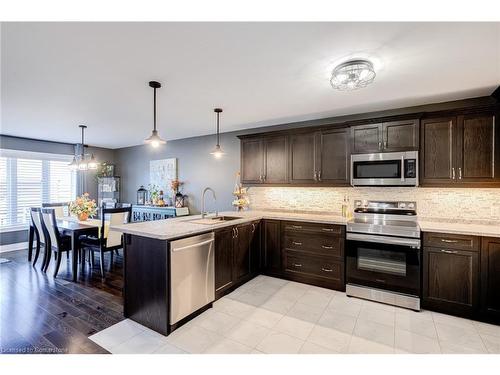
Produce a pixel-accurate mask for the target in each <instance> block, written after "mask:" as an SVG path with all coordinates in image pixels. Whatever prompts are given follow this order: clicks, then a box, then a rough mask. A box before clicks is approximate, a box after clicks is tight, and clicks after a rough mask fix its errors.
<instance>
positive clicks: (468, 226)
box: [111, 211, 500, 240]
mask: <svg viewBox="0 0 500 375" xmlns="http://www.w3.org/2000/svg"><path fill="white" fill-rule="evenodd" d="M223 215H227V216H237V217H241V219H236V220H230V221H224V222H217V223H214V224H209V225H208V224H200V223H195V222H192V221H193V220H197V219H200V218H201V215H193V216H184V217H177V218H173V219H166V220H157V221H145V222H140V223H131V224H123V225H113V226H111V229H112V230H116V231H119V232H123V233H128V234H133V235H137V236H143V237H150V238H156V239H159V240H173V239H176V238H180V237H186V236H190V235H196V234H199V233H203V232H209V231H212V230H214V229H220V228H224V227H228V226H232V225H238V224H243V223H247V222H250V221H253V220H260V219H275V220H291V221H294V220H296V221H304V222H310V223H322V224H338V225H345V224H346V223H347V219H346V218H345V217H342V216H339V215H328V214H321V213H295V212H285V211H243V212H234V211H228V212H220V213H219V216H223ZM418 224H419V226H420V230H421V231H423V232H439V233H452V234H467V235H473V236H484V237H500V223H499V224H494V223H492V224H476V223H456V222H446V221H442V220H440V221H432V220H428V219H427V220H419V221H418Z"/></svg>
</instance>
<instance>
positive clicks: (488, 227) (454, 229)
mask: <svg viewBox="0 0 500 375" xmlns="http://www.w3.org/2000/svg"><path fill="white" fill-rule="evenodd" d="M418 225H419V226H420V230H421V231H422V232H438V233H451V234H468V235H471V236H483V237H500V224H474V223H453V222H442V221H428V220H422V221H421V220H419V221H418Z"/></svg>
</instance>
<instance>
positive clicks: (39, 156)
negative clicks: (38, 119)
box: [0, 150, 76, 229]
mask: <svg viewBox="0 0 500 375" xmlns="http://www.w3.org/2000/svg"><path fill="white" fill-rule="evenodd" d="M0 151H1V156H0V226H1V229H6V228H8V227H16V226H26V225H28V224H29V208H30V207H41V205H42V203H46V202H67V201H70V200H73V199H74V198H75V196H76V172H75V171H72V170H70V169H69V167H68V163H69V162H70V161H71V158H72V156H68V155H58V154H44V153H35V152H24V151H14V150H0Z"/></svg>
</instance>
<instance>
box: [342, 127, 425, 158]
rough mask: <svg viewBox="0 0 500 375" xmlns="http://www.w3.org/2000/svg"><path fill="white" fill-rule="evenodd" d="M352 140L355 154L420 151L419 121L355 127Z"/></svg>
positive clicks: (352, 129) (352, 128)
mask: <svg viewBox="0 0 500 375" xmlns="http://www.w3.org/2000/svg"><path fill="white" fill-rule="evenodd" d="M351 138H352V152H353V153H355V154H366V153H371V152H397V151H414V150H418V145H419V120H417V119H411V120H401V121H391V122H383V123H379V124H366V125H357V126H353V127H351Z"/></svg>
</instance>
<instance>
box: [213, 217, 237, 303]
mask: <svg viewBox="0 0 500 375" xmlns="http://www.w3.org/2000/svg"><path fill="white" fill-rule="evenodd" d="M233 237H234V231H233V228H232V227H229V228H223V229H220V230H217V231H215V261H214V263H215V295H216V298H219V297H221V296H222V295H224V292H225V291H226V290H227V289H228V288H230V287H231V286H232V285H233Z"/></svg>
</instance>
